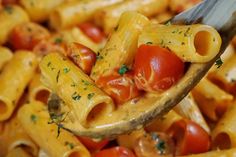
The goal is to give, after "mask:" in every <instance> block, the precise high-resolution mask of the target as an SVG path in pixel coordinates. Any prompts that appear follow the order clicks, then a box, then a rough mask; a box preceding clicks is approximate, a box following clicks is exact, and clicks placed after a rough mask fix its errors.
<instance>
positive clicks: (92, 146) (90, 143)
mask: <svg viewBox="0 0 236 157" xmlns="http://www.w3.org/2000/svg"><path fill="white" fill-rule="evenodd" d="M77 138H78V139H79V140H80V142H81V143H83V145H85V146H86V147H87V148H88V149H89V150H100V149H102V148H103V147H104V146H106V145H107V144H108V143H109V140H107V139H104V140H101V141H98V142H97V141H94V140H92V139H91V138H89V137H83V136H78V137H77Z"/></svg>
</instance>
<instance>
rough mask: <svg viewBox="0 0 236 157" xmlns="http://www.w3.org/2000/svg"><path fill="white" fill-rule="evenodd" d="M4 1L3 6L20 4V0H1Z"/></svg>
mask: <svg viewBox="0 0 236 157" xmlns="http://www.w3.org/2000/svg"><path fill="white" fill-rule="evenodd" d="M1 1H2V4H3V5H9V4H18V2H19V0H0V2H1Z"/></svg>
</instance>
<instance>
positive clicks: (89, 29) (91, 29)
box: [79, 22, 105, 43]
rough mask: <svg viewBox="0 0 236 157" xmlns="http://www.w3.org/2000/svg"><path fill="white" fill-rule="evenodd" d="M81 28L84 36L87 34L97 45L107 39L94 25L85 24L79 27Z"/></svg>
mask: <svg viewBox="0 0 236 157" xmlns="http://www.w3.org/2000/svg"><path fill="white" fill-rule="evenodd" d="M79 28H80V29H81V30H82V32H83V33H84V34H86V35H87V36H88V37H89V38H90V39H91V40H93V41H94V42H96V43H100V42H102V41H103V40H104V39H105V34H104V33H103V32H102V30H101V29H99V28H98V27H97V26H95V25H94V24H93V23H90V22H85V23H81V24H80V25H79Z"/></svg>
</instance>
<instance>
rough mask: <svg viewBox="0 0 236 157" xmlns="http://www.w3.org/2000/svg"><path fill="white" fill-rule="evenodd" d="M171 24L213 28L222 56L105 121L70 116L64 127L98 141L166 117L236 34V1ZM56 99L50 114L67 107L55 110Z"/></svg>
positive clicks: (215, 0) (205, 6)
mask: <svg viewBox="0 0 236 157" xmlns="http://www.w3.org/2000/svg"><path fill="white" fill-rule="evenodd" d="M170 22H171V23H172V24H178V23H181V24H194V23H202V24H206V25H210V26H213V27H214V28H215V29H216V30H217V31H218V32H219V33H220V35H221V38H222V46H221V50H220V53H219V54H218V55H217V56H216V57H215V58H213V59H212V60H211V61H209V62H207V63H192V64H191V65H190V67H189V69H188V70H187V72H186V73H185V75H184V76H183V78H181V80H180V81H179V82H178V83H177V84H176V85H174V86H173V87H171V88H170V89H168V90H167V91H165V92H164V93H162V94H161V95H158V96H152V95H148V94H147V95H145V96H144V97H143V98H142V99H139V98H137V99H134V100H132V101H133V102H131V103H129V104H127V105H126V104H124V105H122V106H120V107H119V108H118V109H117V110H115V111H114V112H113V113H112V114H110V115H107V116H106V117H104V118H103V119H102V120H101V119H100V120H98V121H94V122H93V123H91V125H90V126H89V127H87V128H85V127H83V126H82V125H81V124H79V123H77V122H76V121H75V120H74V119H73V118H70V116H68V118H67V117H65V118H64V120H63V122H61V123H60V127H62V128H64V129H66V130H68V131H70V132H72V133H73V134H76V135H80V136H89V137H91V138H95V139H102V138H114V137H116V136H117V135H119V134H124V133H129V132H131V131H133V130H136V129H140V128H142V127H144V126H145V125H147V124H148V123H150V122H151V121H152V120H153V119H155V118H158V117H159V118H160V117H162V116H163V115H164V114H166V113H167V112H168V111H169V110H171V109H172V108H173V107H174V106H175V105H177V104H178V103H179V102H180V101H181V100H182V99H183V98H184V97H185V96H186V95H187V94H188V93H189V91H190V90H191V89H192V88H193V87H194V86H196V85H197V83H198V82H199V81H200V80H201V79H202V78H203V77H204V75H205V74H206V73H207V71H208V70H209V69H210V67H211V66H212V65H213V64H214V63H215V61H216V60H217V59H218V58H219V57H220V55H221V54H222V53H223V52H224V50H225V49H226V47H227V45H228V44H229V42H230V40H231V39H232V38H233V36H234V35H235V34H236V0H205V1H203V2H202V3H200V4H198V5H196V6H195V7H193V8H192V9H190V10H187V11H185V12H183V13H181V14H179V15H177V16H175V17H174V18H173V19H171V20H170ZM54 100H55V95H54V96H52V97H51V98H49V102H50V103H48V107H49V111H52V108H51V107H53V108H54V109H55V108H58V109H62V108H63V107H55V103H53V101H54ZM61 104H63V103H61ZM62 106H63V105H62Z"/></svg>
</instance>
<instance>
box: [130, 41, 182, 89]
mask: <svg viewBox="0 0 236 157" xmlns="http://www.w3.org/2000/svg"><path fill="white" fill-rule="evenodd" d="M183 74H184V62H182V60H181V59H180V58H178V57H177V56H176V55H175V54H174V53H173V52H170V51H169V50H168V49H165V48H161V47H159V46H154V45H141V46H140V47H139V48H138V51H137V54H136V56H135V61H134V79H135V83H136V85H137V87H138V88H139V89H142V90H145V91H148V92H152V91H157V92H162V91H163V90H167V89H168V88H170V87H171V86H172V85H173V84H175V83H176V82H177V81H178V80H179V79H180V78H181V77H182V75H183Z"/></svg>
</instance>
